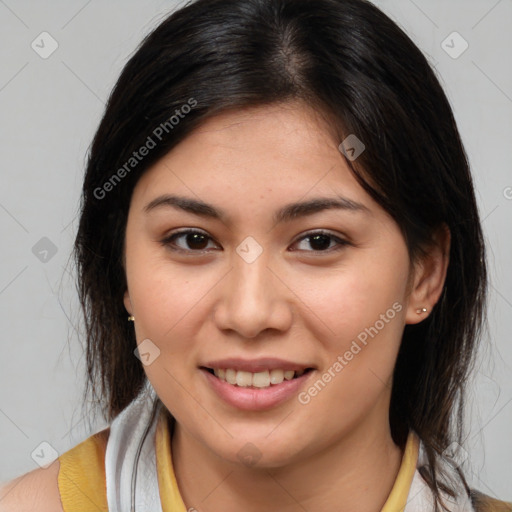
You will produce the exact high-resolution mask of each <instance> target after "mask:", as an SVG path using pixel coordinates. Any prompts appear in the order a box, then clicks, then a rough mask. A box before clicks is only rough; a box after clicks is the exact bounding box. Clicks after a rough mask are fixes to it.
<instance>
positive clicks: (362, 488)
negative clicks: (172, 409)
mask: <svg viewBox="0 0 512 512" xmlns="http://www.w3.org/2000/svg"><path fill="white" fill-rule="evenodd" d="M385 425H386V426H387V428H382V429H376V428H375V423H374V422H373V423H372V422H367V423H365V424H363V425H358V427H357V428H356V429H354V430H353V431H352V432H350V433H349V434H347V435H345V436H343V437H342V438H341V439H339V440H338V441H337V442H335V443H333V444H332V445H331V446H329V449H327V450H324V451H323V452H321V453H315V454H314V456H310V457H307V458H305V459H302V460H301V461H300V462H296V463H293V464H289V465H286V466H283V467H279V468H255V467H246V466H244V465H242V464H234V463H232V462H229V461H225V460H223V459H221V458H219V457H218V456H216V455H215V454H213V453H212V452H211V451H210V450H209V449H208V448H207V447H205V445H204V444H201V443H200V442H198V441H197V440H196V439H195V438H193V437H192V436H190V435H189V434H188V433H187V432H185V431H184V430H183V429H182V428H181V427H180V425H178V424H176V425H175V427H174V434H173V437H172V459H173V465H174V470H175V474H176V479H177V482H178V486H179V489H180V493H181V496H182V498H183V501H184V503H185V504H186V507H187V510H189V509H196V510H197V511H198V512H208V511H217V510H223V511H224V512H239V511H240V510H244V511H246V512H257V511H258V512H259V511H261V510H280V511H281V512H299V511H304V510H319V511H323V510H336V511H338V512H374V511H376V510H379V511H380V510H381V509H382V507H383V506H384V503H385V502H386V499H387V497H388V496H389V493H390V492H391V489H392V487H393V484H394V482H395V480H396V476H397V474H398V470H399V468H400V464H401V460H402V455H403V451H402V449H401V448H400V447H398V446H396V445H395V444H394V442H393V440H392V438H391V432H390V430H389V426H388V424H387V422H386V423H385ZM198 461H200V462H198Z"/></svg>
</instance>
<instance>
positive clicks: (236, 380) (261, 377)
mask: <svg viewBox="0 0 512 512" xmlns="http://www.w3.org/2000/svg"><path fill="white" fill-rule="evenodd" d="M201 368H202V369H203V370H206V371H207V372H209V373H210V374H212V375H215V377H217V378H218V379H219V380H221V381H224V382H227V383H228V384H231V385H233V386H238V387H241V388H252V389H264V388H270V387H272V386H277V385H279V384H282V383H283V382H285V381H290V380H294V379H298V378H299V377H302V376H303V375H304V374H306V373H309V372H310V371H312V370H313V368H305V369H303V370H297V371H294V370H281V369H278V368H277V369H272V370H264V371H261V372H255V373H252V372H247V371H241V370H240V371H237V370H235V369H233V368H207V367H205V366H203V367H201Z"/></svg>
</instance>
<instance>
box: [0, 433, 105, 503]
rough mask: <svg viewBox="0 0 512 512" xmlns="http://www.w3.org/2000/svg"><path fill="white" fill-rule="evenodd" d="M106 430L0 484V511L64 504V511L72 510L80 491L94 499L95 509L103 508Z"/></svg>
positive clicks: (80, 493)
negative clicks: (43, 466)
mask: <svg viewBox="0 0 512 512" xmlns="http://www.w3.org/2000/svg"><path fill="white" fill-rule="evenodd" d="M109 432H110V428H106V429H104V430H102V431H100V432H98V433H96V434H93V435H92V436H90V437H89V438H87V439H86V440H85V441H83V442H81V443H80V444H78V445H76V446H75V447H73V448H71V449H70V450H68V451H67V452H65V453H63V454H62V455H60V456H59V457H58V458H57V460H55V461H54V462H52V464H50V465H49V466H48V467H47V468H38V469H34V470H33V471H30V472H29V473H26V474H24V475H21V476H19V477H17V478H15V479H14V480H11V481H9V482H5V483H0V512H36V511H37V512H64V505H65V504H67V507H66V510H75V509H76V508H75V507H74V505H75V504H77V503H79V502H80V501H82V500H83V499H84V498H83V496H84V493H83V490H85V491H86V494H88V495H89V496H90V497H96V498H97V504H98V507H97V508H98V510H107V508H106V496H105V495H104V484H105V473H104V455H105V449H106V445H107V441H108V437H109ZM70 507H71V508H70Z"/></svg>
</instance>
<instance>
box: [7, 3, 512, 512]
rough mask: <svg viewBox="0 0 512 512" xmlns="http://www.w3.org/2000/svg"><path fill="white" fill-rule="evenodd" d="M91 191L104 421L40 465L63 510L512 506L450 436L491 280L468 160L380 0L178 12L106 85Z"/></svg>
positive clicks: (447, 112) (88, 265)
mask: <svg viewBox="0 0 512 512" xmlns="http://www.w3.org/2000/svg"><path fill="white" fill-rule="evenodd" d="M82 199H83V201H82V210H81V218H80V225H79V229H78V233H77V237H76V242H75V254H76V261H77V265H78V271H79V272H78V278H79V292H80V298H81V301H82V305H83V308H84V313H85V319H86V329H87V336H88V347H87V361H88V374H89V377H90V382H89V384H90V386H91V389H92V390H93V391H94V392H95V394H98V395H99V396H100V399H99V403H100V405H102V407H103V411H104V416H105V418H106V419H107V420H108V421H109V422H111V425H110V427H109V428H108V429H105V430H103V431H101V432H98V433H97V434H95V435H93V436H91V437H90V438H89V439H87V440H86V441H84V442H83V443H81V444H80V445H78V446H76V447H75V448H73V449H71V450H69V451H68V452H66V453H65V454H63V455H61V456H60V457H59V458H58V460H57V461H56V462H55V463H54V464H52V466H50V468H48V469H47V470H46V473H45V475H46V476H45V478H46V479H47V480H46V482H48V481H50V480H51V479H53V484H52V485H53V487H52V490H50V491H45V492H46V493H47V495H46V496H47V499H46V502H47V503H52V506H53V508H52V510H55V509H56V507H59V508H57V509H61V510H65V511H66V512H67V511H68V510H110V511H125V510H137V511H142V510H151V511H158V510H161V511H163V512H171V511H173V512H174V511H181V512H183V511H185V510H188V511H191V510H197V511H218V510H224V511H228V512H229V511H232V510H233V511H234V510H237V511H238V510H247V511H252V510H281V511H283V510H284V511H290V512H291V511H295V510H310V511H313V510H314V511H326V512H327V511H333V510H336V511H344V512H349V511H357V512H364V511H376V510H380V511H384V512H390V511H395V510H396V511H398V510H405V511H406V512H413V511H422V512H423V511H425V512H426V511H429V512H430V511H434V510H435V511H441V510H448V511H464V512H466V511H480V510H485V511H488V510H512V504H510V503H505V502H500V501H498V500H494V499H492V498H490V497H488V496H485V495H483V494H482V493H480V492H478V491H477V490H476V489H471V488H470V487H469V485H468V483H467V480H466V478H465V476H464V472H463V469H462V467H461V465H460V464H459V462H458V461H459V459H458V455H457V453H458V452H457V447H458V446H459V444H461V438H462V433H463V430H462V427H463V425H462V424H461V418H462V413H463V411H464V408H463V407H464V386H465V382H466V379H467V377H468V375H469V371H470V369H471V365H472V362H473V356H474V353H475V350H476V345H477V341H478V337H479V332H480V327H481V323H482V319H483V315H484V305H485V291H486V267H485V251H484V245H483V237H482V231H481V226H480V221H479V217H478V212H477V207H476V201H475V195H474V190H473V185H472V180H471V175H470V172H469V169H468V163H467V161H466V157H465V153H464V149H463V146H462V143H461V140H460V137H459V134H458V131H457V128H456V125H455V121H454V118H453V115H452V111H451V108H450V106H449V103H448V101H447V99H446V96H445V94H444V93H443V91H442V89H441V87H440V85H439V83H438V81H437V79H436V78H435V75H434V73H433V72H432V70H431V68H430V67H429V65H428V63H427V61H426V59H425V58H424V56H423V55H422V54H421V52H420V51H419V50H418V49H417V48H416V46H415V45H414V44H413V43H412V42H411V40H410V39H409V38H408V37H407V36H406V35H405V34H404V33H403V32H402V31H401V30H400V29H399V28H398V27H397V26H396V24H394V23H393V22H392V21H391V20H390V19H389V18H387V17H386V16H385V15H384V14H383V13H382V12H380V11H379V10H378V9H377V8H376V7H374V6H373V5H372V4H370V3H367V2H365V1H363V0H317V1H315V2H309V1H305V0H293V1H292V0H272V1H269V0H245V1H239V0H197V1H195V2H193V3H191V4H189V5H187V6H185V7H184V8H182V9H180V10H179V11H177V12H176V13H174V14H172V15H171V16H169V17H168V18H167V19H166V20H165V21H164V22H163V23H162V24H161V25H160V26H159V27H158V28H157V29H156V30H155V31H154V32H153V33H151V34H150V35H149V36H148V37H147V38H146V39H145V40H144V41H143V43H142V45H141V46H140V48H139V50H138V51H137V52H136V53H135V55H134V56H133V57H132V58H131V59H130V61H129V62H128V64H127V65H126V66H125V68H124V70H123V72H122V74H121V77H120V78H119V80H118V82H117V84H116V86H115V88H114V90H113V92H112V95H111V97H110V99H109V102H108V105H107V109H106V112H105V115H104V118H103V120H102V122H101V124H100V126H99V129H98V131H97V133H96V136H95V138H94V142H93V144H92V147H91V151H90V155H89V161H88V166H87V170H86V176H85V180H84V187H83V198H82ZM87 391H88V390H86V393H87ZM39 482H40V481H39ZM55 483H58V485H55ZM27 485H28V484H27ZM49 487H50V484H48V488H49ZM15 494H16V493H13V495H15ZM19 494H21V493H18V495H19ZM13 499H14V498H13ZM19 500H22V498H21V497H20V498H19ZM4 501H5V500H4ZM20 502H22V501H19V502H18V504H19V503H20ZM25 503H26V501H25V502H23V504H25ZM27 508H28V507H27ZM11 509H12V510H16V508H14V506H13V507H12V508H11ZM11 509H10V510H11ZM38 510H41V507H40V505H39V507H38Z"/></svg>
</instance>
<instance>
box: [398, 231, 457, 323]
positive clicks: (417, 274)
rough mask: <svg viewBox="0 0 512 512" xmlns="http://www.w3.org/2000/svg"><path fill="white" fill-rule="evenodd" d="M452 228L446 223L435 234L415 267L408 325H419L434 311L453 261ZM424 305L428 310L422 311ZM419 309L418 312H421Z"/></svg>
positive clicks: (411, 286)
mask: <svg viewBox="0 0 512 512" xmlns="http://www.w3.org/2000/svg"><path fill="white" fill-rule="evenodd" d="M450 240H451V235H450V229H449V228H448V226H447V225H446V224H443V225H442V226H441V227H440V228H438V229H437V231H436V232H435V233H434V234H433V236H432V241H431V242H430V243H429V245H428V246H427V247H426V248H425V254H424V255H423V256H420V257H419V261H418V262H416V263H415V265H414V269H413V277H412V283H411V285H410V295H409V302H408V306H407V313H406V317H405V323H406V324H417V323H419V322H421V321H423V320H425V318H426V317H427V316H428V315H429V314H430V313H431V311H432V309H433V308H434V306H435V304H436V303H437V301H438V300H439V297H440V296H441V293H442V291H443V287H444V282H445V279H446V271H447V269H448V263H449V260H450ZM423 308H425V309H426V310H427V311H426V312H423V311H421V310H422V309H423ZM418 310H419V312H418Z"/></svg>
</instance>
